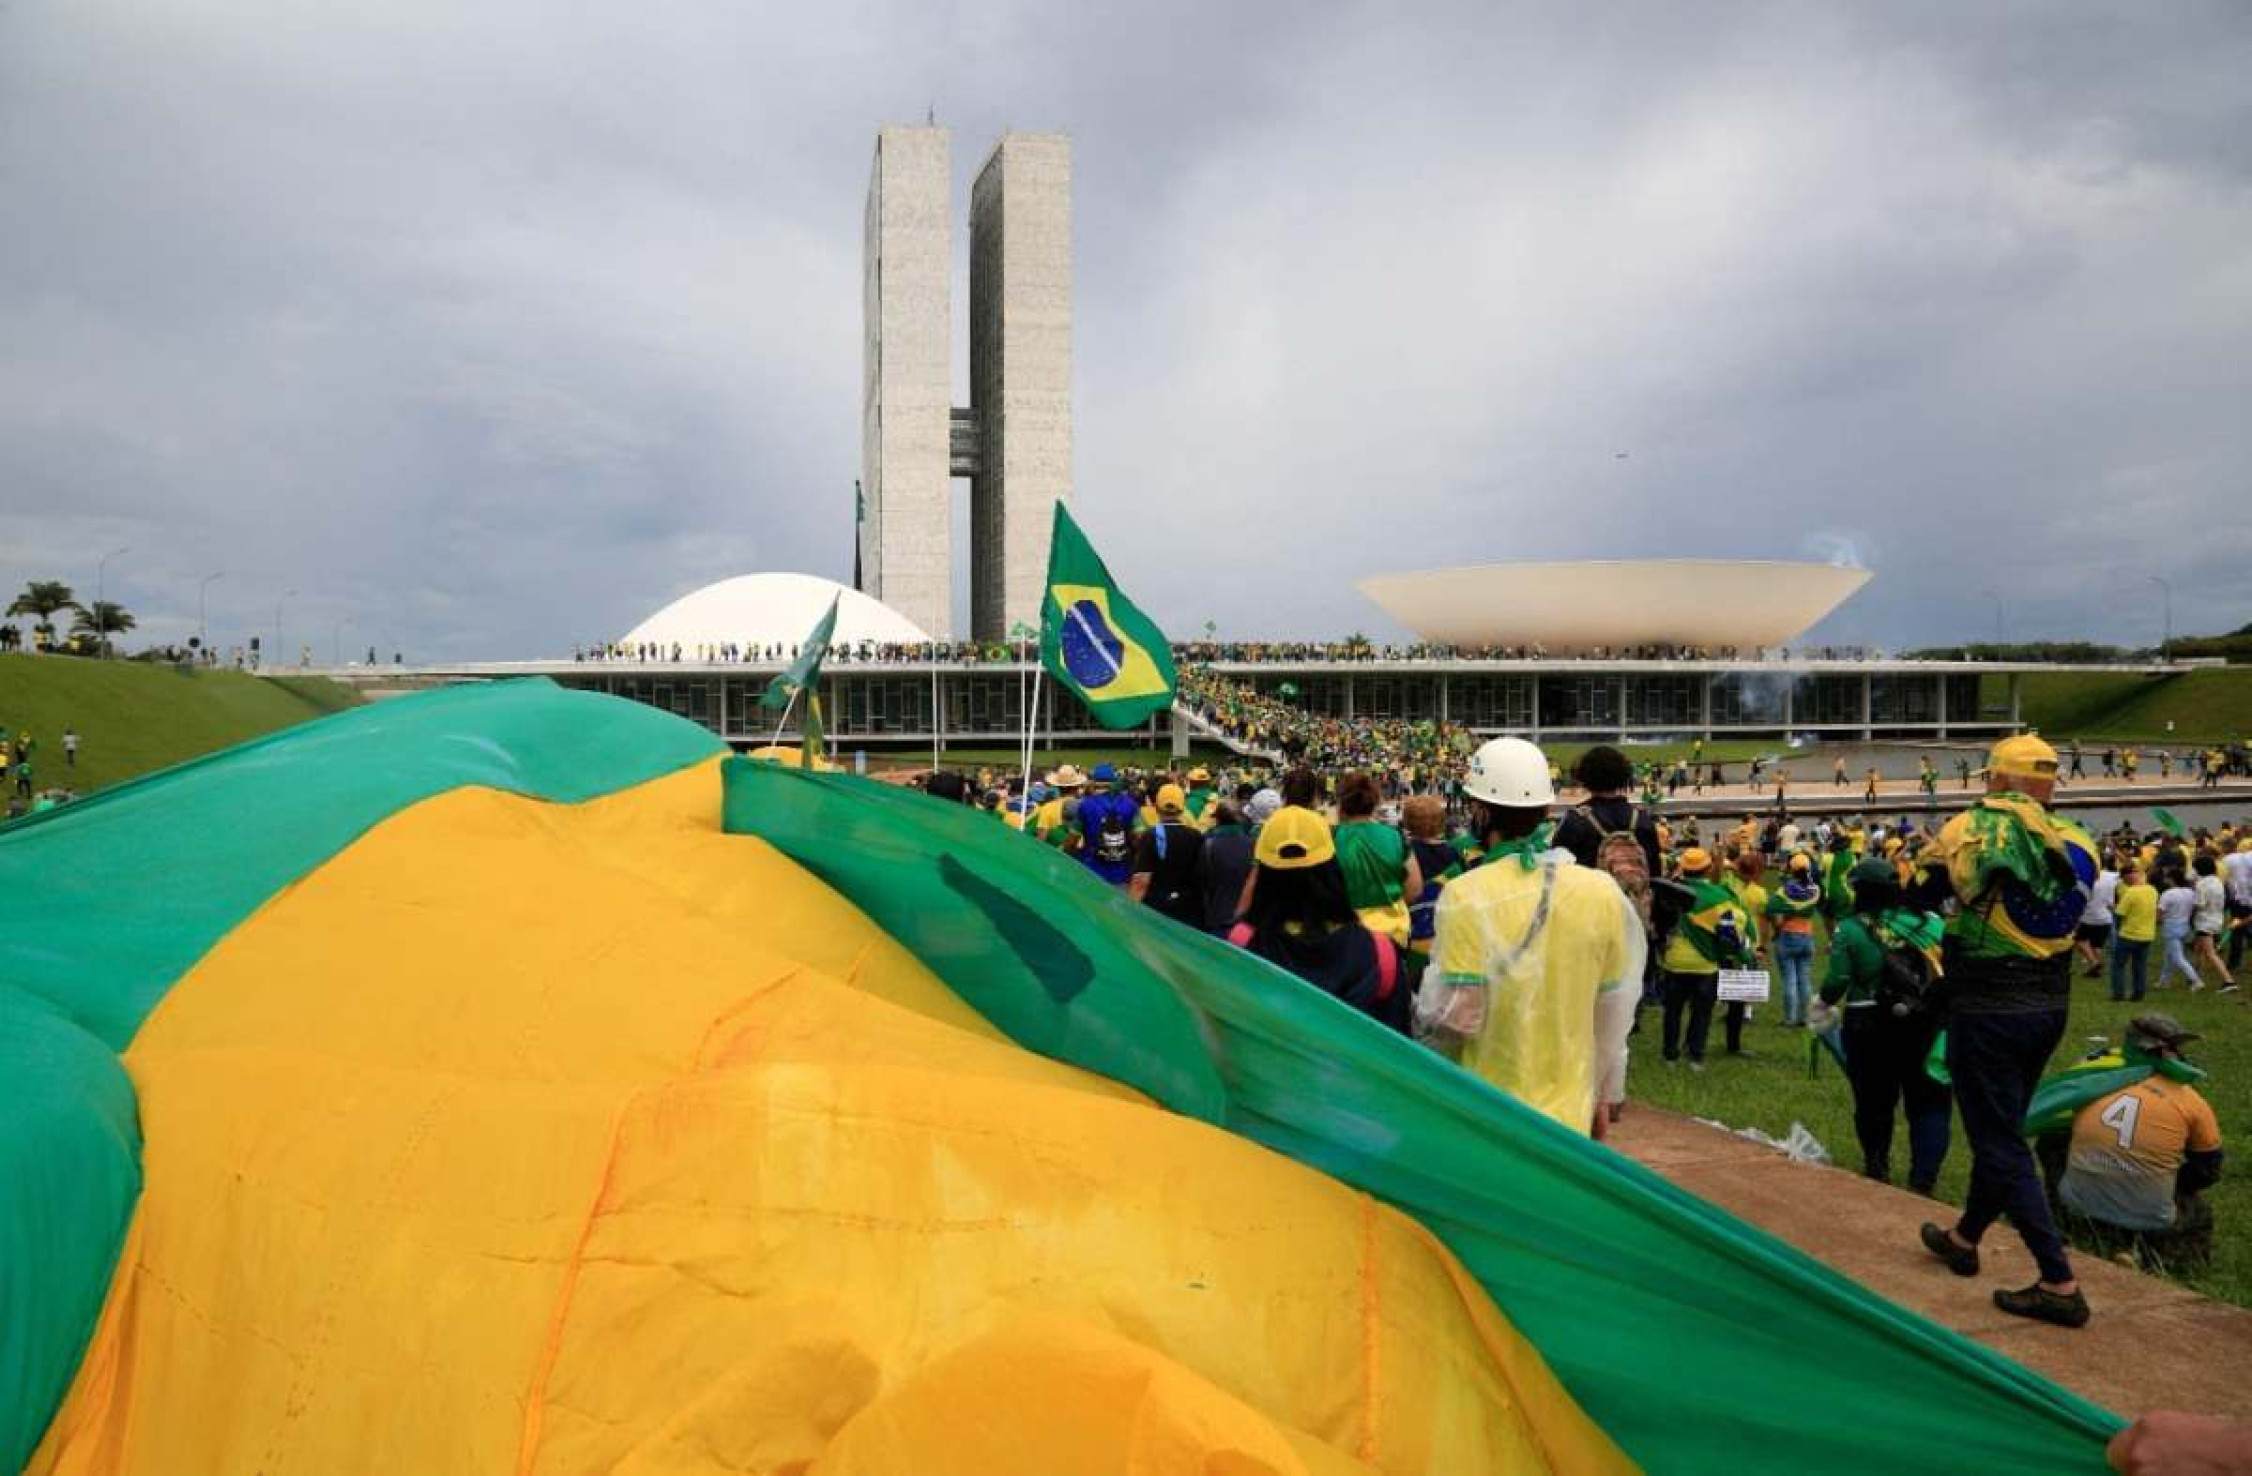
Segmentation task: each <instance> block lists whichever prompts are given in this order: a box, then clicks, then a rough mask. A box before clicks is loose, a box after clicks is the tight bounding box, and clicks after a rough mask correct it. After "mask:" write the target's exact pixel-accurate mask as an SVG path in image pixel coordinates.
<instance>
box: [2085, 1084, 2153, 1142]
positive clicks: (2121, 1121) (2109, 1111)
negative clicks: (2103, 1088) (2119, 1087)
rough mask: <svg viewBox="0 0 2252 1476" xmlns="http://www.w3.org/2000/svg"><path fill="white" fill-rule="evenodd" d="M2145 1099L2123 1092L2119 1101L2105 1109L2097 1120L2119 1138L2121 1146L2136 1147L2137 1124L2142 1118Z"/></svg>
mask: <svg viewBox="0 0 2252 1476" xmlns="http://www.w3.org/2000/svg"><path fill="white" fill-rule="evenodd" d="M2142 1114H2143V1099H2142V1098H2140V1097H2138V1096H2136V1095H2135V1094H2134V1093H2133V1092H2122V1093H2120V1094H2119V1098H2118V1100H2117V1101H2115V1102H2113V1103H2112V1104H2111V1105H2110V1106H2109V1107H2106V1108H2104V1109H2103V1115H2102V1116H2100V1117H2098V1118H2097V1119H2096V1120H2097V1121H2098V1122H2100V1123H2102V1124H2103V1125H2104V1126H2105V1127H2107V1128H2110V1129H2111V1130H2112V1132H2114V1133H2116V1134H2118V1136H2119V1146H2120V1147H2122V1148H2132V1147H2134V1146H2135V1123H2136V1122H2137V1120H2139V1119H2140V1118H2141V1117H2142Z"/></svg>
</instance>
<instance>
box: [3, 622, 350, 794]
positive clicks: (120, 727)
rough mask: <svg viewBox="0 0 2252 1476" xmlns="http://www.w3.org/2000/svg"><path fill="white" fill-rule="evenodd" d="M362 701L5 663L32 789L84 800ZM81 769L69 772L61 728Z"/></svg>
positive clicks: (52, 663)
mask: <svg viewBox="0 0 2252 1476" xmlns="http://www.w3.org/2000/svg"><path fill="white" fill-rule="evenodd" d="M360 700H361V698H360V696H359V694H358V693H357V692H354V691H353V690H352V689H351V688H349V687H345V686H341V685H339V684H337V683H335V682H331V681H327V680H325V679H323V678H320V677H272V678H269V677H256V676H250V675H247V674H245V673H242V672H236V671H192V672H183V671H179V670H177V669H175V668H173V667H170V666H158V665H152V664H150V663H147V662H140V661H89V660H82V659H79V658H76V657H69V656H20V655H19V656H0V724H5V725H6V726H7V728H8V731H9V733H10V735H11V736H14V735H19V734H23V733H29V734H30V735H31V736H32V737H33V738H34V739H36V740H37V746H36V747H35V748H34V750H33V752H32V778H33V782H34V783H35V784H37V785H38V786H40V787H41V788H45V787H46V786H48V785H53V784H59V785H63V786H65V787H67V788H71V789H75V790H77V791H78V792H79V793H81V794H84V793H87V792H88V791H90V790H95V789H99V788H101V787H102V786H103V785H106V784H115V783H117V782H118V781H119V780H122V779H130V778H132V777H134V776H135V775H137V774H145V773H147V772H149V771H150V770H152V769H161V768H164V767H166V766H168V765H171V764H176V763H181V762H184V761H185V760H188V759H192V758H195V757H198V756H199V755H202V754H206V753H210V752H211V751H213V750H214V749H219V748H225V747H227V746H228V745H229V744H234V743H240V742H242V741H243V740H244V739H246V738H255V737H257V736H259V735H260V734H261V733H270V732H272V731H274V730H275V729H276V728H286V727H288V726H290V725H291V724H293V723H301V722H304V721H305V720H306V719H307V718H316V717H319V716H321V715H322V714H324V713H329V712H334V711H336V710H337V709H339V708H344V707H351V706H354V705H356V704H357V703H358V702H359V701H360ZM66 726H67V727H72V728H75V729H77V730H78V766H77V767H76V768H75V769H72V768H65V767H64V766H63V729H64V728H65V727H66Z"/></svg>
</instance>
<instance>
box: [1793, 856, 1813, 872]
mask: <svg viewBox="0 0 2252 1476" xmlns="http://www.w3.org/2000/svg"><path fill="white" fill-rule="evenodd" d="M1813 869H1814V858H1813V857H1812V856H1809V855H1807V854H1806V852H1804V851H1795V852H1793V853H1792V855H1791V870H1793V871H1812V870H1813Z"/></svg>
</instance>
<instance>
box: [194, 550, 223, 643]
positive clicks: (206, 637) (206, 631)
mask: <svg viewBox="0 0 2252 1476" xmlns="http://www.w3.org/2000/svg"><path fill="white" fill-rule="evenodd" d="M226 577H227V571H226V570H224V569H221V570H220V571H219V572H218V573H216V574H206V575H204V576H203V579H202V582H200V583H199V584H197V585H196V587H195V639H196V645H197V647H198V648H200V649H201V650H202V651H203V652H204V653H205V654H207V655H208V654H209V653H210V650H211V624H210V622H209V621H208V620H207V619H206V618H205V616H206V615H207V613H208V611H209V605H208V603H207V602H206V600H205V598H204V597H205V596H206V595H208V594H209V593H210V592H211V581H212V580H214V579H224V578H226Z"/></svg>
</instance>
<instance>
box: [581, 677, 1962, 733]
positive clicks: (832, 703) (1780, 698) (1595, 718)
mask: <svg viewBox="0 0 2252 1476" xmlns="http://www.w3.org/2000/svg"><path fill="white" fill-rule="evenodd" d="M555 675H556V679H557V680H558V681H561V682H562V683H563V684H564V685H566V686H575V687H583V688H587V689H590V690H593V691H606V692H612V693H615V694H616V695H618V696H620V697H625V698H629V699H631V700H633V701H635V702H643V703H647V704H648V705H649V706H651V707H656V708H660V709H662V710H664V711H666V712H670V713H674V714H676V715H678V716H680V717H683V718H686V719H688V720H689V721H690V722H693V723H699V724H701V725H703V726H704V727H707V728H711V729H712V730H714V731H715V732H718V733H719V734H721V736H723V737H726V738H730V739H733V740H736V741H738V742H762V741H764V740H765V739H767V738H769V737H771V736H772V735H773V731H774V717H775V714H773V713H769V712H765V711H763V710H762V709H761V708H760V707H759V705H758V700H759V697H760V695H761V694H762V693H763V692H764V691H765V690H766V684H767V682H768V681H769V680H771V679H772V677H773V672H772V671H770V670H769V671H760V670H758V669H757V668H755V667H754V668H748V669H745V670H742V671H731V672H726V673H717V672H710V671H697V670H692V669H691V670H683V671H680V672H677V673H675V672H663V671H659V672H641V671H630V672H629V671H600V670H585V669H575V670H570V671H567V672H559V673H556V674H555ZM1231 675H1233V674H1232V673H1231ZM1241 679H1242V680H1244V681H1246V682H1248V683H1249V684H1250V685H1251V686H1253V687H1255V688H1256V689H1258V690H1260V691H1262V692H1264V693H1266V694H1268V695H1270V696H1273V695H1276V689H1278V688H1279V687H1281V686H1282V685H1283V684H1284V683H1286V682H1287V683H1290V684H1291V685H1293V686H1295V687H1296V688H1297V689H1298V695H1297V697H1296V698H1295V699H1294V700H1295V703H1296V705H1297V706H1298V707H1300V708H1302V709H1304V710H1305V711H1308V712H1312V713H1316V714H1320V715H1323V716H1330V717H1343V716H1346V715H1347V714H1348V713H1350V714H1351V715H1353V716H1355V717H1361V718H1372V719H1385V718H1398V719H1406V720H1410V721H1419V722H1420V721H1429V720H1432V719H1436V718H1438V717H1439V716H1440V715H1441V714H1442V713H1444V715H1445V716H1446V717H1448V718H1449V719H1451V720H1452V721H1454V722H1457V723H1461V724H1464V725H1465V726H1467V727H1470V728H1474V729H1478V730H1480V731H1484V732H1518V733H1532V732H1536V731H1537V732H1539V733H1541V734H1544V735H1554V736H1562V735H1567V734H1586V735H1590V736H1611V737H1615V736H1617V734H1618V733H1619V732H1620V731H1621V729H1622V728H1623V729H1624V730H1626V731H1627V732H1629V733H1632V734H1635V735H1638V736H1649V737H1655V736H1658V735H1661V734H1672V733H1693V732H1697V731H1699V730H1700V729H1701V727H1702V724H1703V721H1704V718H1705V704H1706V701H1707V693H1706V688H1707V686H1708V685H1709V687H1710V696H1709V701H1710V721H1711V724H1712V727H1713V728H1714V729H1715V730H1721V731H1725V730H1728V729H1731V728H1734V729H1747V730H1756V729H1769V730H1773V731H1776V732H1781V731H1783V730H1785V729H1786V728H1788V729H1790V730H1794V731H1803V730H1808V729H1830V730H1838V729H1853V730H1858V729H1859V728H1860V727H1861V726H1862V725H1863V724H1864V723H1867V724H1868V725H1869V726H1870V727H1872V728H1874V729H1876V730H1878V731H1880V732H1882V733H1885V734H1892V735H1897V736H1903V737H1920V736H1928V735H1936V734H1937V732H1938V730H1939V725H1940V721H1941V702H1940V697H1941V687H1942V684H1944V685H1945V693H1946V704H1945V714H1946V722H1947V725H1948V727H1949V728H1950V729H1955V728H1965V729H1968V728H1977V727H1982V726H1983V727H1987V728H1991V727H1993V726H1995V725H1996V723H1997V721H1998V720H1999V719H2001V718H2003V717H2005V716H2006V714H2005V713H2002V712H1982V711H1981V710H1980V706H1979V699H1980V697H1981V695H1982V688H1981V685H1980V684H1981V678H1980V677H1979V675H1978V674H1976V673H1960V674H1958V673H1947V674H1941V673H1936V672H1933V673H1925V672H1917V671H1898V670H1894V671H1887V670H1883V669H1878V670H1875V671H1873V672H1871V673H1870V674H1869V675H1868V676H1867V677H1866V678H1865V677H1864V676H1863V674H1862V673H1860V672H1823V673H1818V674H1801V675H1797V676H1792V675H1789V674H1785V673H1782V672H1770V671H1756V670H1736V671H1721V672H1717V673H1705V672H1682V673H1678V674H1674V673H1658V674H1646V673H1640V672H1636V673H1631V674H1621V673H1617V672H1605V671H1603V670H1601V669H1600V668H1591V669H1590V670H1588V671H1585V672H1579V671H1572V672H1555V671H1550V672H1543V673H1539V674H1537V675H1536V674H1532V673H1526V674H1522V675H1508V674H1502V673H1495V672H1480V671H1469V672H1452V673H1440V672H1434V671H1405V672H1403V671H1385V670H1381V669H1377V670H1368V671H1354V672H1338V671H1310V672H1307V671H1300V672H1294V671H1290V670H1288V669H1287V668H1285V669H1275V670H1267V671H1259V672H1254V673H1245V674H1243V675H1242V677H1241ZM1864 681H1866V683H1867V692H1868V702H1869V706H1868V712H1867V714H1866V716H1864V713H1863V709H1862V697H1863V684H1864ZM1028 685H1029V684H1028V682H1027V680H1026V678H1025V676H1024V675H1022V674H1020V673H1019V672H1017V671H1014V670H1010V669H1007V668H1000V669H994V668H982V669H981V668H972V669H969V670H959V669H953V670H946V669H942V670H941V671H940V672H939V673H938V681H937V685H936V693H937V699H938V704H939V707H940V709H941V710H942V713H943V717H944V722H943V729H942V730H943V732H944V734H945V736H946V737H947V738H949V739H961V740H965V741H967V740H988V741H989V740H993V739H997V738H1007V737H1013V736H1015V735H1017V734H1020V733H1022V732H1023V731H1024V700H1025V697H1026V695H1027V693H1026V689H1027V686H1028ZM821 694H822V709H823V712H824V714H825V716H826V717H827V719H828V726H829V731H830V733H831V735H832V736H833V737H835V738H837V739H839V740H846V739H877V740H881V739H885V738H897V739H902V740H909V739H921V740H923V741H926V742H927V741H928V740H929V738H930V736H931V730H932V721H931V720H932V716H933V714H932V696H933V684H932V681H931V673H930V672H929V671H928V670H900V671H875V672H868V671H846V672H832V673H830V674H828V675H825V676H824V677H823V679H822V683H821ZM1536 704H1537V720H1536ZM1039 716H1040V728H1041V731H1042V732H1052V733H1055V734H1057V735H1059V736H1069V737H1085V736H1094V735H1099V734H1101V733H1102V732H1103V731H1104V730H1103V729H1101V728H1100V727H1099V726H1098V725H1097V724H1096V722H1095V720H1094V718H1093V716H1092V714H1090V713H1089V712H1088V711H1087V709H1086V707H1085V706H1084V705H1083V704H1082V703H1080V701H1079V700H1078V699H1077V698H1075V697H1073V696H1071V695H1070V694H1069V693H1068V692H1065V691H1063V690H1061V689H1060V688H1058V687H1057V686H1056V685H1055V684H1054V683H1052V682H1046V681H1043V682H1042V683H1041V684H1040V714H1039ZM796 725H797V723H796V719H795V718H793V719H792V720H791V728H792V730H793V731H794V730H795V728H796ZM1163 728H1164V719H1163V718H1162V717H1160V718H1156V719H1153V720H1151V722H1150V723H1148V724H1147V725H1145V726H1144V727H1143V728H1142V729H1139V730H1136V731H1140V732H1149V731H1163Z"/></svg>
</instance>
